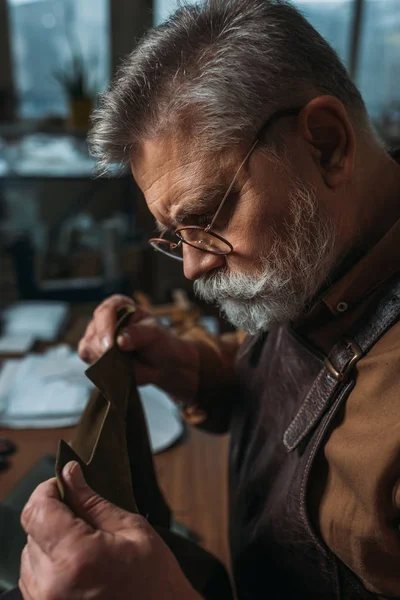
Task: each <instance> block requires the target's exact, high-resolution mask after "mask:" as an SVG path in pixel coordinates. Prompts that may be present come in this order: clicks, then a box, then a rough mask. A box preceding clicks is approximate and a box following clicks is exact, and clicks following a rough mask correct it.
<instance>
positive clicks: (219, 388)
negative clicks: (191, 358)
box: [181, 326, 246, 433]
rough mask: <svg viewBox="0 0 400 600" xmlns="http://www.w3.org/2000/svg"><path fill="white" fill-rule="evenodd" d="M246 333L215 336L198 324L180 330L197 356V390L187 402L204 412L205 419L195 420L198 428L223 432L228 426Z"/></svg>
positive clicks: (238, 332)
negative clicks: (194, 349)
mask: <svg viewBox="0 0 400 600" xmlns="http://www.w3.org/2000/svg"><path fill="white" fill-rule="evenodd" d="M245 336H246V334H245V333H244V332H240V331H237V332H232V333H225V334H223V335H221V336H215V335H212V334H210V333H208V332H207V331H205V330H204V329H203V328H202V327H200V326H194V327H192V328H191V329H190V330H189V331H186V332H184V333H182V334H181V337H182V338H184V339H186V340H190V341H191V342H192V343H193V344H194V345H195V346H196V349H197V352H198V356H199V380H198V387H197V394H196V397H195V398H194V400H193V401H192V402H191V403H190V404H191V405H192V406H195V407H198V408H199V410H201V411H202V412H204V413H205V419H204V420H203V421H202V422H201V423H199V424H198V427H199V428H201V429H205V430H207V431H210V432H213V433H226V432H227V431H228V429H229V423H230V416H231V409H232V406H233V403H234V402H235V390H236V385H235V383H236V375H235V361H236V354H237V350H238V348H239V346H240V344H241V342H242V340H243V339H244V337H245ZM183 414H184V413H183Z"/></svg>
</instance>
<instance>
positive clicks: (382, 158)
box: [357, 151, 400, 252]
mask: <svg viewBox="0 0 400 600" xmlns="http://www.w3.org/2000/svg"><path fill="white" fill-rule="evenodd" d="M365 171H366V172H370V173H371V175H370V177H369V178H368V180H367V182H366V186H365V189H364V193H363V198H362V199H361V202H362V203H363V205H362V206H360V213H359V214H360V234H359V239H358V243H357V246H358V247H359V248H360V250H362V251H364V252H367V251H368V250H369V249H370V248H372V247H373V246H374V245H375V244H376V243H377V242H378V241H379V240H380V239H381V238H382V237H383V236H384V235H385V234H386V233H387V232H388V231H389V229H391V227H392V226H393V225H394V224H395V223H396V221H398V220H399V219H400V165H399V164H397V163H396V161H395V160H394V159H393V158H392V157H391V156H389V155H388V154H387V153H385V152H383V151H382V152H381V153H379V157H378V156H377V155H376V154H375V157H373V158H372V160H371V161H370V164H369V165H368V163H367V164H366V165H365Z"/></svg>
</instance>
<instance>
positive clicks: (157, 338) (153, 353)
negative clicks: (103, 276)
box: [78, 294, 199, 402]
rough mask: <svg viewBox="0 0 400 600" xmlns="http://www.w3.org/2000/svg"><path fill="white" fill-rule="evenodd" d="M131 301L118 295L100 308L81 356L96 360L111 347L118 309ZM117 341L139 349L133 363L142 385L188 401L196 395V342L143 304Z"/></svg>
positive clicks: (90, 360) (82, 348) (81, 347)
mask: <svg viewBox="0 0 400 600" xmlns="http://www.w3.org/2000/svg"><path fill="white" fill-rule="evenodd" d="M127 304H134V302H133V300H132V299H131V298H129V297H128V296H122V295H119V294H116V295H114V296H110V298H107V299H106V300H105V301H104V302H102V303H101V304H100V305H99V306H98V307H97V308H96V310H95V311H94V314H93V319H92V320H91V321H90V323H89V325H88V327H87V329H86V332H85V335H84V337H83V338H82V340H81V341H80V343H79V348H78V351H79V356H80V357H81V358H82V359H83V360H84V361H86V362H88V363H93V362H94V361H95V360H97V359H98V358H99V357H100V356H101V355H102V354H104V352H105V351H106V350H107V349H108V348H109V347H110V346H111V344H112V339H113V335H114V328H115V325H116V322H117V311H118V310H119V309H120V308H122V307H123V306H126V305H127ZM117 343H118V345H119V347H120V348H121V350H126V351H132V350H134V351H135V360H134V363H133V366H134V369H135V374H136V381H137V384H138V385H146V384H148V383H151V384H153V385H157V386H158V387H160V388H162V389H163V390H165V391H166V392H167V393H169V394H170V395H172V396H174V397H176V398H177V399H181V398H183V399H184V400H185V402H188V401H190V400H191V399H192V398H193V397H194V395H195V394H196V392H197V386H198V369H199V367H198V363H199V357H198V352H197V349H196V347H195V345H194V344H193V343H191V342H189V341H187V340H182V339H180V338H179V337H178V336H177V335H176V334H175V333H173V332H172V331H171V330H169V329H168V328H167V327H164V326H163V325H161V324H160V323H159V322H158V321H157V320H156V319H154V318H153V317H152V316H151V315H150V313H148V312H147V311H145V310H144V309H142V308H140V307H136V311H135V312H134V313H133V315H132V316H131V318H130V320H129V323H128V325H127V326H126V327H125V328H124V329H123V330H122V331H121V334H120V335H119V336H118V339H117ZM178 374H179V375H178Z"/></svg>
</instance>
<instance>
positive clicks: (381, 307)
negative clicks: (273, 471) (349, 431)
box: [283, 276, 400, 452]
mask: <svg viewBox="0 0 400 600" xmlns="http://www.w3.org/2000/svg"><path fill="white" fill-rule="evenodd" d="M399 317H400V278H399V277H398V276H397V277H396V279H395V280H394V281H392V282H391V284H390V285H389V287H388V288H387V289H386V291H385V293H384V295H383V296H381V297H380V299H379V300H378V301H377V302H375V303H374V305H373V308H372V310H371V311H370V312H369V313H368V314H367V315H366V316H363V317H362V319H360V321H358V323H357V324H356V325H355V326H354V327H353V328H352V329H351V331H350V333H349V336H347V337H346V338H345V339H342V340H340V341H339V342H338V343H337V344H336V345H335V346H334V347H333V349H332V350H331V352H330V353H329V356H328V357H327V358H326V359H325V362H324V365H323V367H322V369H321V371H320V372H319V374H318V376H317V378H316V380H315V381H314V383H313V385H312V386H311V389H310V391H309V392H308V394H307V396H306V398H305V400H304V402H303V404H302V405H301V407H300V409H299V410H298V412H297V414H296V416H295V417H294V419H293V420H292V422H291V423H290V425H289V427H288V428H287V429H286V431H285V433H284V436H283V443H284V445H285V447H286V450H287V451H288V452H292V451H293V450H295V449H296V448H297V447H298V445H299V444H300V443H301V442H302V441H303V440H304V439H305V438H306V437H307V435H308V434H309V433H310V432H311V431H312V430H313V429H314V427H315V426H316V425H317V423H318V422H319V421H320V420H321V418H322V416H323V415H324V413H325V412H326V410H327V409H328V407H329V406H330V404H331V401H332V399H333V397H335V396H336V395H337V394H338V393H339V392H340V390H341V389H342V387H343V386H344V385H345V384H346V383H347V382H348V380H349V378H350V376H354V367H355V365H356V364H357V362H358V361H359V360H360V359H361V358H362V357H363V356H365V355H366V354H367V353H368V352H369V351H370V349H371V348H372V346H374V345H375V344H376V342H377V341H378V340H379V339H380V338H381V337H382V336H383V335H384V334H385V333H386V332H387V331H388V330H389V329H390V328H391V327H392V326H393V325H394V324H395V323H396V322H397V321H398V320H399Z"/></svg>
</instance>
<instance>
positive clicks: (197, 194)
mask: <svg viewBox="0 0 400 600" xmlns="http://www.w3.org/2000/svg"><path fill="white" fill-rule="evenodd" d="M225 192H226V186H225V185H220V186H214V187H213V188H207V187H202V186H198V187H197V188H196V189H195V190H193V197H192V198H191V199H190V200H187V201H185V203H184V206H183V207H182V209H181V210H180V211H179V213H178V214H177V215H176V216H175V218H174V219H171V220H169V222H168V225H167V224H164V223H161V221H158V220H157V219H156V220H155V222H156V228H157V231H159V232H160V233H166V232H167V231H169V230H171V229H174V228H175V229H176V228H177V227H179V225H181V224H182V223H183V221H184V220H185V219H187V218H188V217H191V216H193V217H194V216H201V214H202V213H204V212H205V211H207V210H208V209H210V207H211V206H213V205H214V204H215V203H216V201H218V200H219V201H221V200H222V198H223V196H224V194H225ZM231 193H235V190H234V189H233V190H231ZM215 208H216V209H217V207H215Z"/></svg>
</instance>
